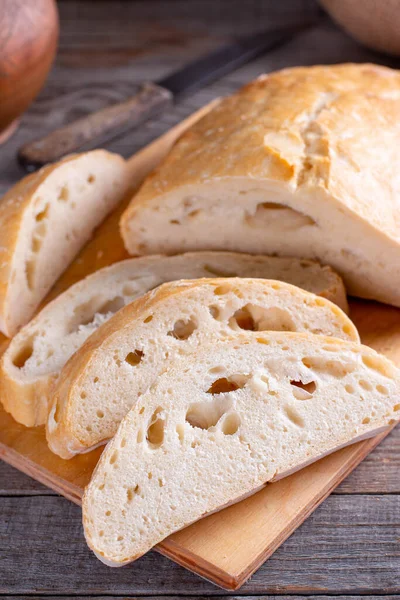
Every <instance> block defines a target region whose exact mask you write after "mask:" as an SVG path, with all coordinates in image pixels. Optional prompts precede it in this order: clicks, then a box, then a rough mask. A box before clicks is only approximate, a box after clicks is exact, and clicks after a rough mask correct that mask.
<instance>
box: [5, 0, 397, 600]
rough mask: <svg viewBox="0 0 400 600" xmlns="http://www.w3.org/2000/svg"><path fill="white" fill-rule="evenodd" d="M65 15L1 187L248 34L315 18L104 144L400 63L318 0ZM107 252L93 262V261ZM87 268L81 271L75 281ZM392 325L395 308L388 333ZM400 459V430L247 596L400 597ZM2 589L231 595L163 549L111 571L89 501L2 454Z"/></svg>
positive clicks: (197, 0) (193, 3)
mask: <svg viewBox="0 0 400 600" xmlns="http://www.w3.org/2000/svg"><path fill="white" fill-rule="evenodd" d="M59 9H60V15H61V24H62V26H61V39H60V49H59V53H58V59H57V62H56V66H55V68H54V70H53V72H52V74H51V76H50V79H49V81H48V84H47V86H46V88H45V89H44V90H43V92H42V93H41V95H40V96H39V98H38V100H37V101H36V102H35V103H34V104H33V105H32V107H31V109H30V110H29V111H28V113H26V115H25V116H24V118H23V120H22V122H21V125H20V127H19V129H18V130H17V132H16V134H15V135H14V136H13V137H12V138H11V139H10V140H9V142H8V143H7V144H6V145H5V146H3V148H2V149H0V191H4V190H5V189H6V188H7V187H8V186H9V185H11V184H12V183H13V182H14V181H15V180H16V179H17V178H18V177H20V176H21V174H22V170H21V169H20V168H19V166H18V165H17V163H16V160H15V153H16V149H17V148H18V147H19V145H21V144H22V143H25V142H27V141H28V140H30V139H34V138H35V137H38V135H39V134H40V135H42V134H43V133H45V132H46V131H50V130H51V129H52V128H54V127H55V126H59V125H63V124H65V123H67V122H69V121H72V120H73V119H75V118H77V117H79V116H82V115H84V114H87V113H88V112H90V111H92V110H96V109H99V108H102V107H105V106H108V105H109V104H110V103H112V102H114V101H120V100H123V99H125V98H127V97H129V96H130V95H131V94H132V93H134V92H135V91H136V89H137V87H138V85H139V84H140V83H141V82H142V81H143V80H149V79H150V80H155V79H157V78H158V77H161V76H164V75H166V74H167V73H168V72H169V71H170V70H172V69H175V68H178V67H180V66H182V65H183V64H184V62H185V61H187V60H190V59H191V58H195V57H197V56H199V54H201V53H203V52H204V51H207V50H211V49H213V48H215V47H216V45H217V44H219V43H221V42H225V41H228V40H230V39H232V38H233V37H234V36H235V35H238V34H244V33H249V32H250V31H253V30H254V31H257V30H259V29H260V28H263V29H265V27H266V26H267V25H268V26H271V28H272V29H273V28H274V27H275V26H277V25H281V24H283V23H285V24H286V23H294V22H304V21H307V22H310V21H312V22H314V26H313V27H311V28H310V30H309V31H308V32H306V33H304V34H302V35H301V36H299V37H298V38H296V39H294V40H293V41H292V42H291V43H289V44H288V45H287V46H286V47H284V48H280V49H279V50H278V51H276V52H274V53H272V54H270V55H266V56H264V57H261V58H260V59H258V60H257V61H254V62H253V63H251V64H249V65H247V66H246V67H243V68H241V69H240V70H238V71H237V72H236V73H232V74H230V75H229V76H227V77H225V78H224V79H223V80H221V81H219V82H217V83H215V84H213V85H212V86H209V87H208V88H206V89H203V90H200V91H199V92H198V93H196V94H195V95H193V96H188V97H187V98H185V99H183V100H182V101H181V102H180V103H179V104H178V105H176V106H175V107H174V108H173V109H172V110H171V111H170V112H168V113H166V114H165V115H163V116H162V117H161V118H159V119H157V121H154V122H150V123H149V124H148V125H146V126H145V127H142V128H141V129H140V130H136V131H132V132H127V133H126V134H125V135H124V136H121V137H119V138H118V139H115V140H114V141H113V142H112V143H110V144H108V145H107V148H108V149H110V150H114V151H118V152H121V153H122V154H123V155H125V156H126V157H128V156H130V155H131V154H133V153H134V152H136V150H137V149H139V148H140V147H142V146H143V145H145V144H147V143H148V142H149V141H151V140H152V139H154V138H155V137H157V136H158V135H160V134H162V133H163V132H165V131H166V130H167V129H169V128H170V127H171V126H173V125H174V124H176V123H177V122H179V121H181V120H182V119H183V118H184V117H186V116H187V115H188V114H190V113H192V112H193V111H194V110H196V109H197V108H199V107H201V106H203V105H204V104H206V103H207V102H209V101H210V100H211V99H213V98H216V97H217V96H220V95H224V94H227V93H230V92H231V91H233V90H234V89H235V88H236V87H237V86H239V85H240V84H241V83H244V82H246V81H247V80H249V79H251V78H253V77H255V76H257V75H258V74H260V73H262V72H264V71H270V70H272V69H276V68H281V67H284V66H289V65H293V64H312V63H316V62H319V63H330V62H340V61H345V60H351V61H373V62H380V63H384V64H391V65H392V66H393V65H396V63H395V62H394V61H389V59H387V57H383V56H379V55H374V54H373V53H372V52H368V51H366V50H365V49H363V48H361V47H359V46H357V45H356V44H355V43H354V42H353V41H352V40H350V38H348V37H347V36H346V35H345V34H343V33H342V32H340V31H339V30H338V29H337V28H336V27H335V26H334V25H332V24H331V23H330V22H329V21H328V20H327V19H326V18H324V17H323V16H322V15H321V13H320V11H319V8H318V7H317V5H316V3H314V2H313V1H312V0H281V2H279V3H277V2H275V1H274V0H247V1H246V2H245V3H244V2H242V1H239V0H230V1H228V0H190V2H189V1H185V0H173V1H165V0H164V1H162V0H152V1H151V2H150V1H147V2H129V1H115V0H103V1H102V2H90V1H86V0H79V1H77V0H61V1H60V2H59ZM110 250H111V253H112V256H113V260H117V259H119V258H123V257H124V251H123V249H122V247H115V248H111V249H110ZM104 260H105V257H104V256H98V257H96V259H95V261H94V264H93V268H98V267H100V266H101V264H102V263H103V261H104ZM79 274H80V271H79V265H77V266H76V267H75V269H74V271H73V273H72V274H71V277H76V279H78V278H79ZM59 289H60V287H59V286H58V291H59ZM357 310H358V315H357V316H356V318H360V319H361V320H363V319H367V318H368V306H367V303H366V306H364V305H361V306H360V307H359V308H358V309H357ZM392 320H395V315H394V313H391V316H390V319H389V321H388V323H387V326H388V328H389V330H390V327H391V323H392ZM389 334H390V331H389ZM389 337H390V336H389ZM399 466H400V430H399V428H398V429H397V430H395V431H394V432H392V433H391V434H390V435H389V436H388V437H387V438H386V439H385V440H384V441H383V442H382V443H381V444H380V446H379V447H378V448H377V449H376V450H375V451H374V452H372V453H371V454H370V455H369V456H368V457H367V458H366V459H365V460H364V461H363V462H362V463H361V465H360V466H359V467H358V468H357V469H356V470H355V471H354V472H353V473H352V474H351V475H350V476H349V477H348V478H347V479H346V480H345V481H344V482H343V483H342V484H341V485H340V486H339V487H338V488H337V489H336V490H335V492H334V493H333V495H331V496H330V497H329V498H328V499H327V500H326V501H325V502H324V503H323V504H322V505H321V506H320V507H319V508H318V510H317V511H315V512H314V513H313V514H312V515H311V517H310V518H309V519H307V521H306V522H305V523H304V524H303V525H302V526H301V527H300V528H299V529H298V530H297V531H296V532H295V533H294V534H293V535H292V536H291V537H290V538H289V539H288V540H287V541H286V542H285V543H284V544H283V545H282V546H281V547H280V548H279V549H278V550H277V551H276V552H275V553H274V554H273V555H272V556H271V558H270V559H269V560H268V561H267V562H266V563H265V564H264V565H263V566H262V567H261V568H260V569H259V570H258V571H257V572H256V573H255V574H254V575H253V577H252V578H251V579H250V580H249V581H248V582H247V583H246V584H245V585H244V586H243V588H241V590H240V593H239V597H250V598H259V597H265V596H270V597H271V598H272V597H274V596H273V595H274V594H278V595H279V598H286V597H290V598H292V599H293V598H303V597H308V598H321V600H322V598H323V597H326V595H329V596H332V597H333V598H336V597H339V596H340V597H341V598H349V600H350V599H353V598H359V599H361V596H363V597H364V598H365V596H368V597H371V598H372V597H375V596H377V597H380V598H382V597H383V596H385V597H386V598H399V597H400V596H399V594H400V531H399V529H400V527H399V518H398V515H399V498H400V477H399V470H398V469H399ZM275 485H277V484H275ZM238 544H240V540H238ZM0 594H2V595H7V594H8V595H9V596H12V597H14V598H15V597H16V596H22V597H28V596H29V598H34V597H43V596H45V597H46V598H53V597H54V598H55V597H59V596H60V595H61V596H63V597H71V598H72V597H76V596H79V597H84V596H93V597H99V598H100V597H105V596H106V597H111V598H113V597H115V598H116V597H121V596H123V597H135V598H136V597H137V596H138V595H140V596H148V597H160V596H162V597H166V598H171V600H172V598H173V597H174V600H176V598H177V597H185V598H186V597H189V596H197V597H203V598H204V597H210V596H212V597H217V598H220V597H221V594H222V592H221V591H220V590H218V589H217V588H215V587H214V586H213V585H212V584H210V583H208V582H206V581H204V580H202V579H201V578H199V577H197V576H195V575H193V574H192V573H190V572H189V571H187V570H184V569H182V568H181V567H179V566H178V565H176V564H174V563H172V562H171V561H169V560H167V559H166V558H164V557H162V556H160V555H159V554H157V553H154V552H151V553H149V554H148V555H147V556H146V557H143V558H142V559H141V560H140V561H138V562H137V563H134V564H133V565H131V566H129V567H127V568H124V569H117V570H114V569H109V568H107V567H105V566H104V565H102V564H101V563H100V562H99V561H97V560H96V559H95V558H94V557H93V556H92V555H91V553H90V551H89V550H88V549H87V547H86V544H85V542H84V539H83V534H82V529H81V522H80V509H79V508H78V507H77V506H75V505H73V504H72V503H69V502H68V501H67V500H65V499H64V498H60V497H58V496H57V495H55V494H54V493H53V492H52V491H51V490H50V489H49V488H46V487H44V486H42V485H41V484H39V483H37V482H35V481H34V480H33V479H31V478H29V477H27V476H26V475H23V474H22V473H20V472H18V471H16V470H14V469H13V468H12V467H10V466H8V465H6V464H4V463H1V462H0ZM396 594H397V596H396ZM288 595H290V596H288ZM6 597H7V596H6ZM224 597H228V598H232V597H233V596H232V595H228V596H224ZM235 597H236V596H235Z"/></svg>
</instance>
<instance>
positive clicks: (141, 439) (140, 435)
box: [136, 429, 144, 444]
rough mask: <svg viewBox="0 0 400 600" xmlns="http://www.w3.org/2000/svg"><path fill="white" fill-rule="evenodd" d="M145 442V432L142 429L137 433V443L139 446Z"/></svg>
mask: <svg viewBox="0 0 400 600" xmlns="http://www.w3.org/2000/svg"><path fill="white" fill-rule="evenodd" d="M143 440H144V435H143V431H142V430H141V429H139V431H138V432H137V436H136V441H137V443H138V444H140V443H141V442H143Z"/></svg>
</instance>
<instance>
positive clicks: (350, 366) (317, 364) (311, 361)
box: [302, 356, 357, 378]
mask: <svg viewBox="0 0 400 600" xmlns="http://www.w3.org/2000/svg"><path fill="white" fill-rule="evenodd" d="M302 363H303V365H304V366H305V367H307V368H308V369H311V370H312V371H316V372H317V373H321V374H327V375H331V376H333V377H337V378H341V377H344V376H345V375H347V374H349V373H352V372H353V371H354V370H355V369H356V367H357V364H356V363H355V362H350V361H345V360H343V361H340V360H327V359H325V358H322V357H320V356H315V357H308V356H307V357H304V358H302Z"/></svg>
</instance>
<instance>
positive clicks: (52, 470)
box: [0, 105, 400, 590]
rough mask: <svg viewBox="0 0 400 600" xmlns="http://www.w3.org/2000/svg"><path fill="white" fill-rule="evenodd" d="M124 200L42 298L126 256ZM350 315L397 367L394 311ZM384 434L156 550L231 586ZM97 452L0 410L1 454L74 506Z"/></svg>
mask: <svg viewBox="0 0 400 600" xmlns="http://www.w3.org/2000/svg"><path fill="white" fill-rule="evenodd" d="M211 106H212V105H208V106H207V107H205V108H204V109H202V110H200V111H198V112H197V113H195V114H194V115H192V116H191V117H189V118H188V119H187V120H186V121H183V122H182V123H181V124H180V125H178V126H177V127H175V128H174V129H172V130H171V131H169V132H168V133H167V134H165V135H164V136H162V137H161V138H159V139H158V140H156V141H155V142H153V143H152V144H150V145H149V146H147V147H146V148H144V149H143V150H142V151H140V152H139V153H137V154H136V155H135V156H133V157H132V158H131V159H130V161H129V164H130V167H131V170H132V189H135V188H136V187H137V186H138V185H139V184H140V182H141V181H142V179H143V178H144V177H145V176H146V174H147V173H148V172H149V171H151V170H152V169H153V168H154V167H155V166H156V165H157V163H158V162H159V161H160V160H161V158H162V157H163V156H164V155H165V154H166V153H167V152H168V150H169V148H170V146H171V144H172V143H173V142H174V140H175V139H176V138H177V136H178V135H180V133H181V132H182V131H183V130H184V129H185V128H186V127H188V126H189V125H190V124H192V123H193V122H194V121H195V120H197V119H198V118H199V117H200V116H202V114H204V113H205V112H206V111H208V110H209V109H210V107H211ZM129 198H130V196H129ZM129 198H127V200H126V202H125V203H124V205H123V206H122V207H121V208H120V209H119V210H118V211H117V212H116V213H115V214H113V215H112V216H111V217H110V218H109V219H108V220H107V221H106V222H105V223H104V224H103V225H102V226H101V227H100V228H99V229H98V231H97V233H96V235H95V237H94V239H93V240H92V241H91V242H90V243H89V244H88V245H87V246H86V248H85V249H84V250H83V251H82V252H81V254H80V256H79V257H78V258H77V259H76V260H75V261H74V263H73V264H72V265H71V267H70V268H69V269H68V270H67V271H66V273H64V275H63V277H62V278H61V279H60V280H59V282H58V283H57V284H56V286H55V287H54V289H53V290H52V292H51V294H50V295H49V297H48V298H47V299H46V301H48V300H49V299H51V298H53V297H55V296H56V295H57V294H59V293H60V292H61V291H62V290H64V289H65V288H67V287H69V286H70V285H71V284H72V283H74V282H76V281H78V280H79V279H81V278H82V277H84V276H85V275H87V274H88V273H91V272H93V271H95V270H97V269H99V268H101V267H103V266H105V265H108V264H111V263H113V262H116V261H118V260H121V259H124V258H127V256H128V255H127V253H126V251H125V249H124V247H123V244H122V241H121V239H120V237H119V233H118V220H119V216H120V214H121V212H122V210H123V209H124V206H125V205H126V203H127V202H128V201H129ZM351 317H352V318H353V320H354V322H355V324H356V325H357V327H358V329H359V331H360V335H361V338H362V340H363V342H364V343H365V344H368V345H369V346H371V347H373V348H375V349H376V350H378V351H380V352H382V353H383V354H385V355H386V356H388V357H389V358H391V359H392V360H394V362H396V363H397V364H399V365H400V310H398V309H395V308H392V307H388V306H384V305H380V304H376V303H373V302H361V301H357V302H355V301H354V302H352V303H351ZM0 343H1V347H2V348H3V349H4V347H5V346H6V343H7V341H6V339H5V338H4V337H3V336H1V339H0ZM383 437H384V436H382V435H381V436H378V437H377V438H374V439H372V440H367V441H364V442H360V443H358V444H354V445H353V446H350V447H348V448H344V449H343V450H340V451H338V452H336V453H334V454H332V455H330V456H327V457H326V458H324V459H322V460H320V461H318V462H317V463H314V464H313V465H311V466H309V467H307V468H306V469H303V470H302V471H300V472H298V473H296V474H294V475H292V476H291V477H287V478H286V479H283V480H281V481H279V482H277V483H273V484H269V485H267V486H266V487H265V488H264V489H263V490H262V491H260V492H258V493H257V494H255V495H254V496H252V497H250V498H247V499H246V500H243V501H242V502H240V503H238V504H236V505H234V506H231V507H229V508H226V509H225V510H223V511H221V512H219V513H216V514H213V515H211V516H209V517H207V518H205V519H202V520H201V521H199V522H197V523H195V524H194V525H191V526H190V527H187V528H186V529H184V530H182V531H179V532H178V533H175V534H174V535H172V536H170V537H169V538H168V539H166V540H164V541H163V542H162V543H161V544H159V546H158V547H157V550H158V551H159V552H161V553H162V554H165V555H166V556H168V557H169V558H171V559H172V560H174V561H176V562H178V563H179V564H181V565H183V566H184V567H187V568H188V569H190V570H192V571H194V572H196V573H198V574H199V575H202V576H203V577H206V578H207V579H209V580H210V581H212V582H214V583H216V584H217V585H219V586H221V587H223V588H225V589H228V590H235V589H237V588H239V587H240V586H241V585H242V584H243V583H244V582H245V581H246V579H247V578H248V577H249V576H250V575H251V574H252V573H253V572H254V571H255V570H256V569H257V568H258V567H259V566H260V565H261V564H262V563H263V562H264V561H265V560H266V559H267V558H268V557H269V556H270V555H271V554H272V553H273V552H274V551H275V550H276V549H277V548H278V547H279V546H280V544H282V542H283V541H284V540H285V539H286V538H287V537H288V536H289V535H290V534H291V533H292V532H293V531H294V530H295V529H296V528H297V527H298V526H299V525H300V524H301V523H302V522H303V521H304V520H305V519H306V518H307V516H308V515H309V514H310V513H311V512H312V511H313V510H314V509H315V508H316V507H317V506H318V504H319V503H320V502H322V500H324V499H325V498H326V497H327V496H328V495H329V494H330V493H331V492H332V490H333V489H334V488H335V487H336V486H337V485H338V484H339V483H340V482H341V481H342V480H343V479H344V478H345V477H346V476H347V475H348V474H349V473H350V472H351V471H352V470H353V469H354V467H356V466H357V465H358V464H359V463H360V462H361V461H362V460H363V458H365V456H366V455H367V454H368V453H369V452H370V451H371V450H372V449H373V448H374V447H375V446H376V445H377V444H378V443H379V442H380V441H381V440H382V439H383ZM100 454H101V449H100V448H99V449H97V450H94V451H93V452H90V453H88V454H84V455H81V456H76V457H75V458H74V459H72V460H69V461H66V460H62V459H61V458H58V457H57V456H55V455H54V454H52V453H51V452H50V451H49V450H48V448H47V445H46V440H45V435H44V428H43V427H35V428H31V429H27V428H26V427H24V426H22V425H19V424H18V423H16V422H15V421H14V420H13V419H12V417H10V416H9V415H8V414H7V413H6V412H5V411H4V410H3V409H2V408H0V457H1V458H2V459H3V460H5V461H6V462H8V463H10V464H11V465H13V466H14V467H16V468H17V469H20V470H21V471H23V472H24V473H27V474H28V475H30V476H31V477H33V478H35V479H37V480H38V481H40V482H42V483H44V484H45V485H47V486H48V487H50V488H51V489H53V490H55V491H57V492H59V493H60V494H63V495H64V496H65V497H66V498H68V499H70V500H72V501H73V502H76V503H77V504H79V503H80V501H81V496H82V492H83V488H84V486H85V485H86V484H87V483H88V481H89V479H90V476H91V473H92V471H93V469H94V467H95V465H96V463H97V461H98V459H99V456H100ZM128 568H129V567H128Z"/></svg>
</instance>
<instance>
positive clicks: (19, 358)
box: [12, 338, 33, 369]
mask: <svg viewBox="0 0 400 600" xmlns="http://www.w3.org/2000/svg"><path fill="white" fill-rule="evenodd" d="M32 354H33V338H31V339H30V340H29V341H27V342H26V343H25V345H24V346H22V348H20V349H19V351H18V352H17V354H16V355H15V356H14V358H13V359H12V363H13V365H14V366H15V367H17V369H22V368H23V367H24V366H25V365H26V363H27V362H28V360H29V359H30V357H31V356H32Z"/></svg>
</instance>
